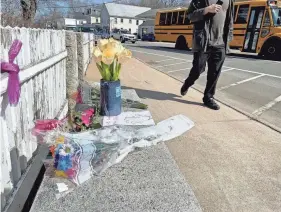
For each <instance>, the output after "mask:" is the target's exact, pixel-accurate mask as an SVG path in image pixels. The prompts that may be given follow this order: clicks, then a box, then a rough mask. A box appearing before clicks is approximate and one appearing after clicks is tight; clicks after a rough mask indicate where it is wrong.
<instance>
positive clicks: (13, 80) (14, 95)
mask: <svg viewBox="0 0 281 212" xmlns="http://www.w3.org/2000/svg"><path fill="white" fill-rule="evenodd" d="M21 47H22V42H21V41H19V40H14V42H13V44H12V46H11V48H10V51H9V62H1V72H7V73H9V80H8V89H7V90H8V97H9V102H10V104H17V103H18V102H19V97H20V80H19V71H20V69H19V66H18V65H17V64H14V60H15V58H16V56H17V55H18V54H19V52H20V50H21Z"/></svg>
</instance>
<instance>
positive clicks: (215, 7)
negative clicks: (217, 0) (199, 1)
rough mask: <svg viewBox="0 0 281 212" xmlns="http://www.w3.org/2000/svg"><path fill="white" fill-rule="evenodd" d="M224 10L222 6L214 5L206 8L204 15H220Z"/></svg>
mask: <svg viewBox="0 0 281 212" xmlns="http://www.w3.org/2000/svg"><path fill="white" fill-rule="evenodd" d="M221 9H222V6H221V5H219V4H212V5H210V6H208V7H206V8H205V11H204V13H205V14H207V13H218V12H219V11H221Z"/></svg>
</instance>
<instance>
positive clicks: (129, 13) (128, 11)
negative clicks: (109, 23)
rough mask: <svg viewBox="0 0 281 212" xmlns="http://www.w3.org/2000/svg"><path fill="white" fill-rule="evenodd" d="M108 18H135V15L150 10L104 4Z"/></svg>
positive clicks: (147, 8)
mask: <svg viewBox="0 0 281 212" xmlns="http://www.w3.org/2000/svg"><path fill="white" fill-rule="evenodd" d="M105 7H106V9H107V11H108V13H109V16H115V17H127V18H135V17H136V16H137V15H139V14H141V13H144V12H146V11H148V10H150V9H151V8H149V7H138V6H132V5H126V4H116V3H105Z"/></svg>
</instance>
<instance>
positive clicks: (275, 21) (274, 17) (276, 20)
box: [271, 8, 281, 26]
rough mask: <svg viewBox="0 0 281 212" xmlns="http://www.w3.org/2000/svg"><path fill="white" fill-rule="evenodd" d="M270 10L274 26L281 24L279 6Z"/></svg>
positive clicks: (280, 9)
mask: <svg viewBox="0 0 281 212" xmlns="http://www.w3.org/2000/svg"><path fill="white" fill-rule="evenodd" d="M271 11H272V12H271V13H272V20H273V24H274V26H281V8H272V10H271Z"/></svg>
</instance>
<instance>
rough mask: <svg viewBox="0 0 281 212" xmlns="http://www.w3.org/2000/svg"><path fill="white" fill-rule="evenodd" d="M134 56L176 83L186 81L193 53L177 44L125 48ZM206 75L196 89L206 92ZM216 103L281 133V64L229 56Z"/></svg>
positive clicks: (240, 55) (147, 43)
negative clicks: (225, 105) (174, 79)
mask: <svg viewBox="0 0 281 212" xmlns="http://www.w3.org/2000/svg"><path fill="white" fill-rule="evenodd" d="M126 46H127V47H128V48H129V49H130V50H131V51H132V52H133V56H134V57H135V58H137V59H139V60H140V61H142V62H144V63H146V64H148V65H150V66H151V67H153V68H154V69H156V70H158V71H161V72H163V73H165V74H168V75H169V76H171V77H173V78H176V79H177V80H180V81H182V82H183V81H184V80H185V79H186V77H187V76H188V74H189V71H190V68H191V67H192V53H191V52H189V51H180V50H176V49H174V44H171V43H160V42H159V43H158V42H154V43H151V42H138V43H136V44H126ZM206 74H207V71H206V72H205V73H203V74H202V75H201V76H200V78H199V79H198V81H197V82H196V83H195V85H194V88H195V89H197V90H200V91H201V92H203V91H204V88H205V84H206ZM216 99H218V100H219V101H221V102H223V103H225V104H227V105H229V106H231V107H233V108H235V109H237V110H239V111H240V112H243V113H244V114H247V115H249V116H250V117H252V118H254V119H257V120H259V121H261V122H263V123H265V124H267V125H268V126H270V127H272V128H274V129H276V130H278V131H281V62H279V61H269V60H262V59H259V58H257V57H256V56H255V55H245V54H239V53H233V54H230V55H229V56H227V58H226V60H225V63H224V67H223V70H222V74H221V77H220V79H219V82H218V85H217V93H216Z"/></svg>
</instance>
